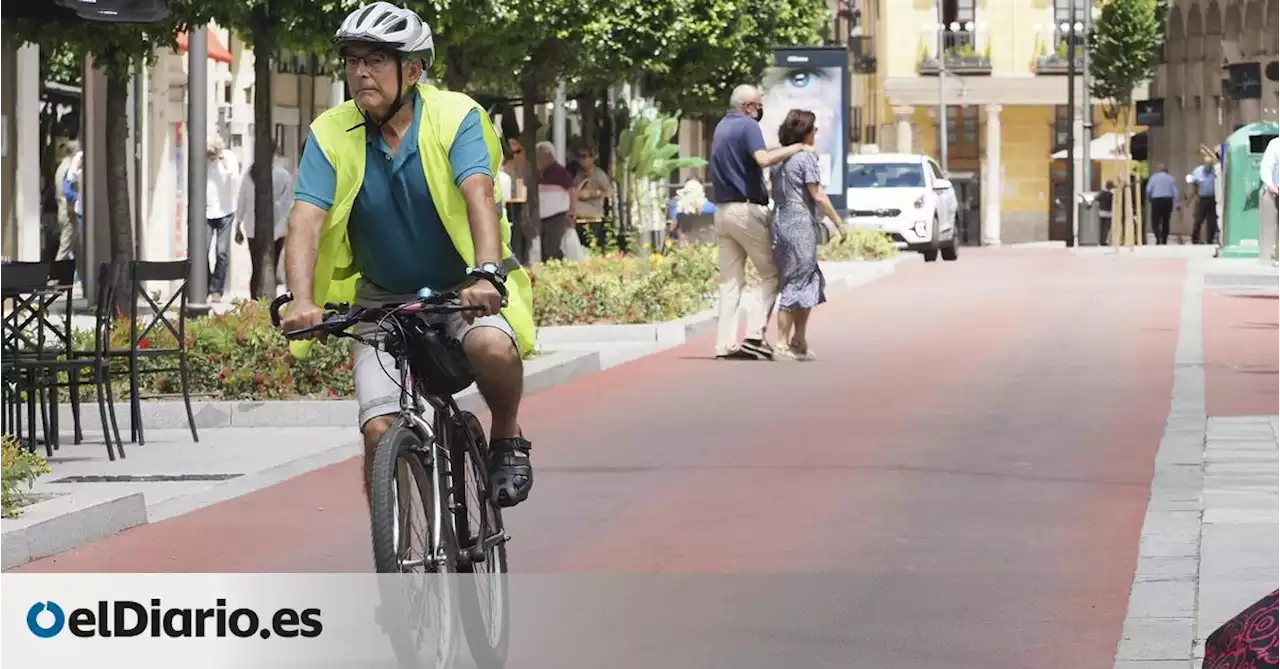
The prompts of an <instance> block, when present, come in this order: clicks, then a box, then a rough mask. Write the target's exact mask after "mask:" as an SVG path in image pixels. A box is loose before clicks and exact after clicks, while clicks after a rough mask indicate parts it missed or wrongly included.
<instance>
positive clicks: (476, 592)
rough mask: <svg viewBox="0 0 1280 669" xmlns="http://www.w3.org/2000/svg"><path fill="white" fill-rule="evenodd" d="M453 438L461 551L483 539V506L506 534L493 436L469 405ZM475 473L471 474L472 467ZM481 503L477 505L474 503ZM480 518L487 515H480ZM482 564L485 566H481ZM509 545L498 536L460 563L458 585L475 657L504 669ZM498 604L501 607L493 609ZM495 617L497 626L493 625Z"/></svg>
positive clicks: (488, 667) (487, 668) (485, 666)
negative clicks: (492, 463) (492, 465)
mask: <svg viewBox="0 0 1280 669" xmlns="http://www.w3.org/2000/svg"><path fill="white" fill-rule="evenodd" d="M453 427H454V429H453V434H454V435H455V436H454V438H453V439H451V440H450V444H449V450H450V453H451V456H450V463H451V467H450V478H451V480H452V483H453V490H454V494H455V495H456V497H455V501H456V502H457V503H456V504H455V506H454V514H453V517H454V529H453V531H454V536H455V537H456V538H457V541H458V547H459V549H460V551H463V552H465V551H468V550H469V549H470V548H471V547H472V546H474V545H475V543H476V542H477V541H478V540H479V539H480V536H479V529H480V528H478V527H473V526H472V525H473V523H472V522H471V513H472V512H474V511H478V512H479V513H480V514H485V515H486V516H487V518H488V522H487V524H488V525H489V527H488V532H487V533H488V534H490V535H493V534H501V533H503V531H504V528H503V525H502V510H501V509H500V508H498V506H497V505H496V504H494V503H493V500H492V499H491V497H490V495H489V473H488V466H487V459H488V457H487V456H488V450H489V448H488V441H487V440H486V439H485V435H484V428H482V427H481V426H480V421H479V419H477V418H476V416H475V414H473V413H471V412H470V411H460V412H458V414H457V415H456V416H455V417H454V425H453ZM468 472H470V473H471V476H470V477H468V476H467V473H468ZM477 505H478V506H479V507H480V508H479V509H478V510H477V509H476V508H475V507H476V506H477ZM478 518H483V517H482V516H478ZM477 567H479V568H480V571H477ZM507 568H508V563H507V546H506V543H505V542H499V543H497V544H496V545H494V546H492V547H490V548H489V549H488V550H487V551H485V554H484V561H483V562H479V563H471V562H467V561H464V562H462V563H460V564H459V565H458V571H459V572H460V573H463V574H473V575H474V577H473V578H462V579H460V581H461V583H460V585H459V588H458V599H459V605H460V606H459V608H460V613H461V615H462V629H463V632H464V634H465V635H466V637H467V647H468V648H469V649H470V650H471V658H472V659H473V660H474V661H475V663H476V665H477V666H478V667H479V668H480V669H499V668H500V667H502V666H504V665H505V664H506V660H507V653H508V650H509V648H510V644H511V607H510V597H509V590H508V586H509V584H508V581H507ZM482 575H488V578H487V580H488V581H489V587H490V588H491V589H492V590H491V593H493V594H494V595H495V600H494V601H493V602H485V601H481V599H482V598H481V593H480V589H479V586H480V583H479V580H480V578H483V577H484V576H482ZM495 608H496V610H494V609H495ZM491 623H493V624H492V626H491Z"/></svg>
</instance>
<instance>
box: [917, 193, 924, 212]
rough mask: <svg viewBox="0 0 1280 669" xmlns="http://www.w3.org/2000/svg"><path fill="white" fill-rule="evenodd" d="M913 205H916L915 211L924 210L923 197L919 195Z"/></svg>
mask: <svg viewBox="0 0 1280 669" xmlns="http://www.w3.org/2000/svg"><path fill="white" fill-rule="evenodd" d="M915 205H916V209H924V196H923V195H921V196H920V197H918V198H916V201H915Z"/></svg>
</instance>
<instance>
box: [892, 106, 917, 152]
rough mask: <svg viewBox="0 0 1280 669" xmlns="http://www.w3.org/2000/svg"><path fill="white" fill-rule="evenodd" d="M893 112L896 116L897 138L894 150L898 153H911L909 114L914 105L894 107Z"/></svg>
mask: <svg viewBox="0 0 1280 669" xmlns="http://www.w3.org/2000/svg"><path fill="white" fill-rule="evenodd" d="M893 113H894V114H895V115H896V116H897V117H898V125H897V138H896V140H897V141H896V144H897V146H895V147H894V150H895V151H897V152H898V153H911V134H912V133H911V116H912V114H914V113H915V107H894V108H893Z"/></svg>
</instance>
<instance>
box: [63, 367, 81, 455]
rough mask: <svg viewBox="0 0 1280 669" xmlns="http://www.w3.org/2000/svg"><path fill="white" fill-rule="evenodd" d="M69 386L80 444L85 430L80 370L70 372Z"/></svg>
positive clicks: (77, 438)
mask: <svg viewBox="0 0 1280 669" xmlns="http://www.w3.org/2000/svg"><path fill="white" fill-rule="evenodd" d="M67 381H68V384H67V387H68V390H69V392H70V393H71V422H72V423H74V424H75V430H76V441H75V443H76V444H77V445H78V444H80V443H81V442H83V441H84V431H83V430H82V429H81V428H80V372H79V370H76V371H74V372H68V374H67Z"/></svg>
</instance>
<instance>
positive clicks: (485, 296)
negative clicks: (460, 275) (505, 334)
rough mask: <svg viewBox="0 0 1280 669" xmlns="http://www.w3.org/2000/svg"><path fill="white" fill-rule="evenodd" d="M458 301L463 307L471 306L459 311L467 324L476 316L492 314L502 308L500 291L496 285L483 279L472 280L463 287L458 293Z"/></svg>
mask: <svg viewBox="0 0 1280 669" xmlns="http://www.w3.org/2000/svg"><path fill="white" fill-rule="evenodd" d="M458 301H459V302H460V303H461V306H463V307H472V308H471V309H464V310H462V312H461V313H462V318H463V319H464V320H465V321H466V322H467V323H468V324H469V323H471V322H473V321H475V319H476V318H479V317H481V316H492V315H494V314H496V313H498V312H499V311H501V310H502V293H500V292H498V288H497V286H494V285H493V284H492V283H490V282H488V281H485V280H480V281H475V282H472V284H471V285H470V286H467V287H466V288H463V289H462V290H461V291H460V292H459V294H458Z"/></svg>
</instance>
